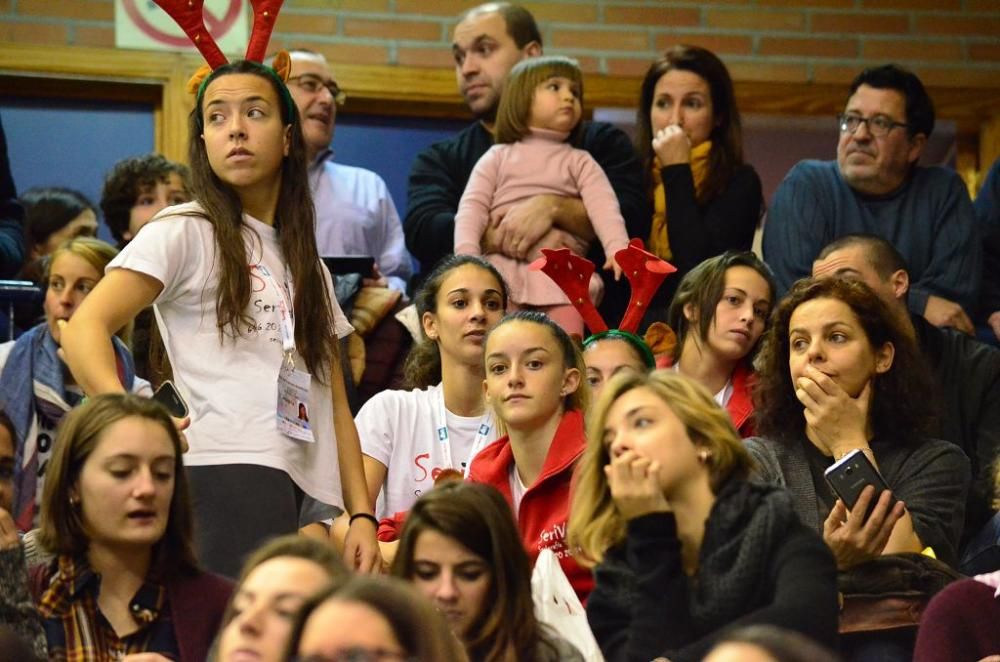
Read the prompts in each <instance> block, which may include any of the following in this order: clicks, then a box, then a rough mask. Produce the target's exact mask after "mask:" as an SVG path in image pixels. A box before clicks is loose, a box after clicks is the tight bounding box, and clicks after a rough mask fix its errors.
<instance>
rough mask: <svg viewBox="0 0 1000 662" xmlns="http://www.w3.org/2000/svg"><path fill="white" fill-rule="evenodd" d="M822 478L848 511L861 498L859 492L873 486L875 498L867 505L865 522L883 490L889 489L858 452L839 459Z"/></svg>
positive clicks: (863, 455) (867, 460)
mask: <svg viewBox="0 0 1000 662" xmlns="http://www.w3.org/2000/svg"><path fill="white" fill-rule="evenodd" d="M824 476H826V481H827V482H828V483H829V484H830V487H832V488H833V491H834V492H836V493H837V496H839V497H840V500H841V501H843V502H844V505H845V506H847V508H848V510H851V509H853V508H854V504H855V503H857V501H858V498H859V497H860V496H861V491H862V490H863V489H865V487H866V486H868V485H874V486H875V496H874V497H872V500H871V502H870V503H869V504H868V510H867V512H866V513H865V519H866V520H867V519H868V517H869V516H870V515H871V514H872V510H874V509H875V504H876V503H877V502H878V499H879V496H881V494H882V492H883V490H887V489H889V486H888V485H886V483H885V480H884V479H883V478H882V476H881V474H879V472H878V471H877V470H876V469H875V467H874V466H873V465H872V463H871V461H870V460H869V459H868V457H867V456H866V455H865V454H864V452H862V451H860V450H854V451H851V452H850V453H848V454H847V455H846V456H844V457H843V458H841V459H840V460H839V461H838V462H837V463H836V464H834V465H833V466H832V467H830V468H829V469H827V470H826V472H825V473H824Z"/></svg>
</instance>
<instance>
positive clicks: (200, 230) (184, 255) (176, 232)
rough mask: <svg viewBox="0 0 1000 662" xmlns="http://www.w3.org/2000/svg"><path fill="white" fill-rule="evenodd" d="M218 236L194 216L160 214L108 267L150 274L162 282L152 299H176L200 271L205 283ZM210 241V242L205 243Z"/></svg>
mask: <svg viewBox="0 0 1000 662" xmlns="http://www.w3.org/2000/svg"><path fill="white" fill-rule="evenodd" d="M214 241H215V238H214V236H213V233H212V229H211V226H210V225H209V223H208V222H207V221H205V220H203V219H198V218H196V217H193V216H184V215H171V216H166V217H164V218H158V219H156V220H155V221H153V222H151V223H148V224H147V225H145V226H144V227H143V228H142V231H141V232H139V233H138V234H137V235H136V236H135V238H134V239H133V240H132V241H130V242H129V244H128V245H127V246H126V247H125V248H123V249H122V250H121V252H120V253H119V254H118V255H117V257H115V259H113V260H112V261H111V262H110V263H109V264H108V266H107V267H106V269H105V273H107V272H109V271H111V270H112V269H129V270H131V271H137V272H139V273H142V274H145V275H147V276H151V277H153V278H155V279H156V280H158V281H159V282H160V283H162V284H163V290H162V291H161V292H160V294H159V296H157V297H156V300H155V301H154V302H153V303H163V302H167V301H170V300H172V299H174V298H175V297H176V296H177V295H178V294H179V293H181V292H183V291H185V290H186V289H187V288H188V287H189V285H195V284H194V283H189V282H188V281H189V280H190V279H191V278H192V277H193V276H197V275H199V274H200V276H201V280H202V283H201V284H200V285H198V290H199V291H200V290H201V289H202V287H204V282H205V270H206V269H208V268H209V267H207V266H205V265H208V264H211V262H210V260H211V257H212V255H214ZM206 242H208V243H206Z"/></svg>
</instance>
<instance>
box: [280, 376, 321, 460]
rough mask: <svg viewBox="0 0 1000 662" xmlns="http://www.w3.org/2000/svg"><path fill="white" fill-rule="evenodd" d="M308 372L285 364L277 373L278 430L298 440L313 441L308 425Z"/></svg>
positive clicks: (310, 428)
mask: <svg viewBox="0 0 1000 662" xmlns="http://www.w3.org/2000/svg"><path fill="white" fill-rule="evenodd" d="M309 382H310V378H309V373H308V372H305V371H304V370H296V369H295V368H292V367H289V366H288V365H287V364H286V365H285V366H282V369H281V372H280V373H279V374H278V412H277V414H278V416H277V419H278V430H279V431H280V432H281V433H282V434H285V435H288V436H289V437H291V438H293V439H298V440H299V441H315V438H314V437H313V432H312V427H311V426H310V425H309V404H308V403H309Z"/></svg>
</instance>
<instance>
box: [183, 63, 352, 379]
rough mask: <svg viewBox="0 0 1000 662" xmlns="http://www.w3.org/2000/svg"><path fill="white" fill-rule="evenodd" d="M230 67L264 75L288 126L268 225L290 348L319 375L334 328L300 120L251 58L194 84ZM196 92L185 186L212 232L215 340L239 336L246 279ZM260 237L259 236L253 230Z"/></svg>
mask: <svg viewBox="0 0 1000 662" xmlns="http://www.w3.org/2000/svg"><path fill="white" fill-rule="evenodd" d="M231 74H252V75H254V76H259V77H260V78H262V79H264V80H266V81H268V83H269V84H270V85H271V87H272V88H273V89H274V94H275V97H276V98H277V101H278V105H279V106H280V108H281V119H282V123H283V124H284V125H285V126H290V128H291V130H290V132H289V150H288V156H286V157H285V158H284V159H283V160H282V163H281V187H280V190H279V192H278V204H277V208H276V215H275V220H274V228H275V230H276V231H277V234H278V240H279V243H280V245H281V254H282V257H283V258H284V260H285V261H286V262H287V268H288V269H289V271H290V272H291V275H292V284H293V286H294V289H295V301H294V302H293V309H294V312H295V348H296V349H297V350H298V352H299V354H301V355H302V358H303V359H304V360H305V363H306V366H307V368H308V369H309V372H310V373H312V375H313V376H314V377H315V378H316V379H319V380H320V381H325V380H326V379H327V374H326V373H327V372H328V371H329V370H330V368H331V366H332V365H333V362H334V361H335V360H336V357H337V336H336V334H335V332H334V322H333V308H332V297H333V293H332V292H330V291H329V290H328V289H327V286H326V280H325V278H324V275H323V273H322V272H321V271H320V270H321V269H323V268H324V267H323V265H322V263H321V262H320V260H319V253H318V251H317V248H316V212H315V209H314V208H313V201H312V195H311V194H310V192H309V177H308V172H307V163H306V147H305V142H304V140H303V138H302V125H301V119H300V117H299V114H298V112H297V111H296V110H295V109H294V105H293V106H292V107H291V108H289V104H288V103H287V101H286V97H287V96H288V91H287V89H285V90H283V89H282V88H283V87H284V83H282V82H281V81H280V80H279V79H278V77H277V75H275V74H274V73H273V72H272V71H270V70H269V69H267V68H265V67H264V66H263V65H260V64H258V63H256V62H248V61H246V60H238V61H236V62H232V63H229V64H226V65H224V66H222V67H219V68H218V69H216V70H215V71H213V72H212V74H211V75H210V76H209V78H208V79H206V81H205V83H204V84H203V87H202V89H203V90H206V89H207V88H208V86H210V85H211V84H212V81H214V80H216V79H217V78H220V77H221V76H226V75H231ZM201 100H202V97H201V95H199V104H198V105H197V106H196V107H195V109H194V110H193V111H191V115H190V118H189V121H188V125H189V129H190V132H191V141H190V149H189V161H190V162H191V190H192V192H193V193H194V198H195V199H196V200H197V201H198V202H199V203H200V204H201V206H202V208H204V210H205V211H204V213H203V214H201V213H199V214H198V215H199V216H202V217H203V218H205V220H207V221H208V222H209V223H211V224H212V229H213V231H214V235H215V248H216V259H217V260H218V262H219V270H218V271H219V292H218V296H217V298H216V301H215V312H216V315H217V316H218V330H219V339H220V341H222V342H224V341H225V338H226V336H227V335H228V336H230V337H233V338H236V337H238V336H241V335H242V332H241V328H242V327H243V325H244V324H245V323H248V322H249V315H248V313H247V312H246V309H247V306H248V305H249V303H250V295H251V283H250V277H249V275H248V274H247V248H246V244H245V242H244V236H243V229H244V228H245V227H247V225H246V223H244V222H243V206H242V204H241V203H240V199H239V197H238V196H237V194H236V191H235V190H233V189H232V187H230V186H229V185H228V184H226V183H224V182H223V181H222V180H221V179H219V177H218V176H216V174H215V172H213V171H212V167H211V165H210V164H209V161H208V153H207V152H206V150H205V142H204V140H202V138H201V137H200V136H201V133H202V126H203V120H202V113H203V108H202V104H201ZM256 240H257V241H258V242H260V237H256Z"/></svg>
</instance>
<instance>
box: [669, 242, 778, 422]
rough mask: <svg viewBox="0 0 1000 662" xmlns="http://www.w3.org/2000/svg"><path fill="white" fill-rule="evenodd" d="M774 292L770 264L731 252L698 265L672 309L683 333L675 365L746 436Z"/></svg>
mask: <svg viewBox="0 0 1000 662" xmlns="http://www.w3.org/2000/svg"><path fill="white" fill-rule="evenodd" d="M774 292H775V288H774V280H773V278H772V276H771V270H770V269H768V268H767V265H766V264H764V263H763V262H761V261H760V259H759V258H758V257H757V256H756V255H754V254H753V253H749V252H747V253H736V252H732V251H731V252H728V253H724V254H722V255H720V256H718V257H713V258H709V259H708V260H705V261H704V262H702V263H701V264H699V265H698V266H697V267H695V268H694V269H692V270H691V271H690V272H689V273H688V274H687V275H686V276H685V277H684V279H683V280H682V281H681V284H680V286H678V288H677V294H676V295H674V300H673V302H672V303H671V304H670V310H669V312H668V314H667V324H669V325H670V326H671V328H673V330H674V332H675V333H676V334H677V344H676V346H675V348H674V353H673V356H672V357H671V359H670V361H669V364H670V365H672V366H673V369H674V370H676V371H677V372H679V373H681V374H682V375H686V376H687V377H690V378H691V379H693V380H695V381H696V382H698V383H699V384H701V385H702V386H704V387H705V388H707V389H708V390H709V392H710V393H713V394H714V396H715V401H716V402H718V403H719V405H720V406H721V407H723V408H724V409H725V410H726V411H728V412H729V415H730V416H731V417H732V419H733V424H734V425H735V426H736V429H737V431H739V433H740V435H741V436H744V437H748V436H750V435H751V434H753V420H752V414H753V402H752V401H751V398H750V387H751V385H752V381H753V376H752V375H753V368H752V361H753V355H754V350H755V349H756V348H757V341H758V340H760V337H761V334H763V333H764V328H765V326H766V325H767V317H768V315H769V314H770V311H771V306H772V305H773V304H774Z"/></svg>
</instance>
